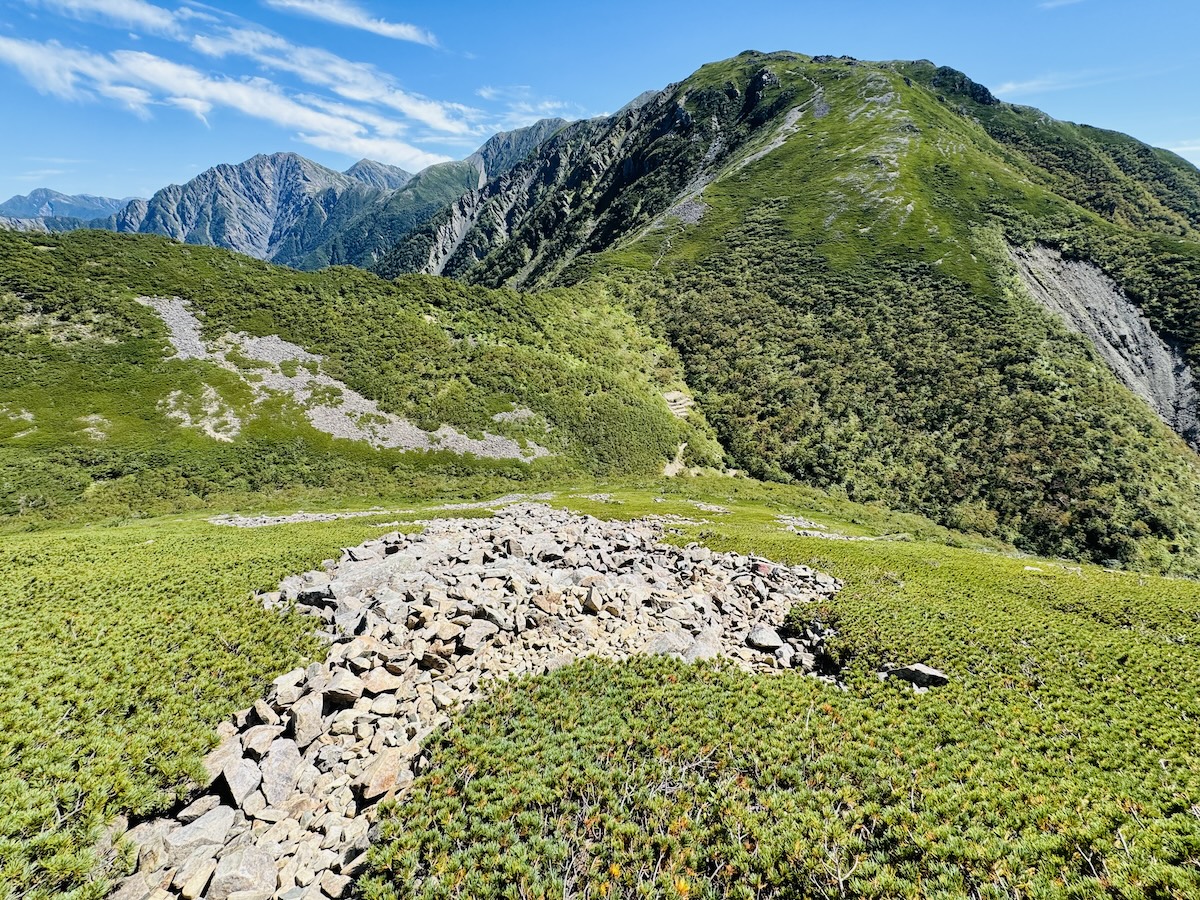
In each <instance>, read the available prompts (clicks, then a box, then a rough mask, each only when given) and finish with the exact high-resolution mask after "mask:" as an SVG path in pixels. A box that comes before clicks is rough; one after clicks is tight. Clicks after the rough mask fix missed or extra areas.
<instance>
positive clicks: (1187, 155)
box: [1167, 139, 1200, 166]
mask: <svg viewBox="0 0 1200 900" xmlns="http://www.w3.org/2000/svg"><path fill="white" fill-rule="evenodd" d="M1167 149H1168V150H1170V151H1171V152H1172V153H1178V154H1179V155H1180V156H1182V157H1183V158H1184V159H1186V160H1187V161H1188V162H1191V163H1193V164H1195V165H1197V166H1200V139H1197V140H1194V141H1184V142H1183V143H1181V144H1173V145H1171V146H1169V147H1167Z"/></svg>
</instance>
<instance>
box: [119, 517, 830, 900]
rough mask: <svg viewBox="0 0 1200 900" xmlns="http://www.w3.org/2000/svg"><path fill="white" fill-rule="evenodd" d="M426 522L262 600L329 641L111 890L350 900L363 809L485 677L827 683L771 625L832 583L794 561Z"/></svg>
mask: <svg viewBox="0 0 1200 900" xmlns="http://www.w3.org/2000/svg"><path fill="white" fill-rule="evenodd" d="M424 525H425V527H424V530H423V531H422V532H420V533H417V534H403V533H400V532H394V533H391V534H387V535H384V536H383V537H380V538H377V539H372V540H369V541H367V542H366V543H364V544H362V545H360V546H358V547H354V548H352V549H348V550H346V551H345V552H344V554H343V555H342V558H341V560H340V561H338V562H337V563H336V564H331V565H330V566H329V567H328V568H327V569H325V570H318V571H312V572H308V573H306V574H304V575H300V576H292V577H289V578H287V579H285V580H284V581H283V583H282V584H281V585H280V587H279V590H278V591H273V592H270V593H267V594H264V595H262V597H261V599H262V601H263V602H264V603H265V604H267V605H268V606H269V607H282V608H287V607H289V606H290V605H292V604H295V606H296V607H297V608H299V609H300V610H301V611H302V612H303V613H304V614H306V615H310V616H312V617H313V618H314V619H315V620H316V627H317V628H318V629H319V631H320V634H321V636H322V637H323V638H324V639H325V640H326V641H327V642H328V644H329V645H330V646H329V655H328V657H327V658H326V660H325V661H324V662H320V663H313V664H311V665H309V666H308V667H306V668H297V669H294V670H293V671H291V672H288V673H286V674H284V675H281V676H280V677H279V678H277V679H275V681H274V683H273V685H272V688H271V690H270V691H269V692H268V693H267V695H266V697H265V698H263V699H261V700H259V701H257V702H256V703H255V704H254V706H253V707H251V708H250V709H247V710H243V711H242V712H240V713H238V715H237V716H235V717H234V719H233V721H232V722H226V723H224V724H223V725H222V726H221V733H222V734H223V736H224V740H223V742H222V743H221V744H220V745H219V746H218V747H217V749H216V750H214V751H213V752H212V753H211V754H209V756H208V757H207V758H206V760H205V766H206V769H207V770H208V773H209V775H210V777H211V779H212V783H211V784H210V785H209V786H208V789H207V790H206V791H205V792H204V793H201V794H200V795H199V796H198V797H195V798H194V799H192V800H191V802H189V803H188V805H187V806H185V807H184V808H182V809H181V810H179V811H178V812H176V813H175V814H174V815H172V816H170V817H167V818H160V819H153V820H150V821H146V822H142V823H140V824H138V825H136V826H135V827H133V828H132V829H131V830H129V831H128V833H127V834H126V835H125V837H126V839H127V840H128V841H131V842H132V843H133V844H134V845H136V847H137V848H138V851H137V852H138V870H137V872H136V873H135V874H133V875H132V876H130V877H129V878H128V879H126V880H125V881H124V883H123V884H122V885H121V886H120V887H119V888H118V890H117V891H116V893H115V894H113V900H160V898H166V897H184V898H187V900H195V898H207V900H270V898H275V897H277V898H281V900H320V898H326V897H335V898H337V897H342V896H344V895H346V893H347V891H348V888H349V887H350V885H351V883H352V879H353V878H354V876H356V875H358V874H359V873H360V872H361V871H362V870H363V868H364V867H365V865H366V855H365V851H366V850H367V848H368V847H369V845H370V838H371V831H370V829H371V826H372V824H373V823H374V822H375V820H376V818H377V815H376V808H377V805H378V804H379V803H380V802H381V801H383V800H390V799H392V798H395V797H396V796H398V795H399V796H402V795H403V794H404V793H405V792H406V790H407V789H408V788H409V787H410V786H411V785H412V783H413V780H414V777H415V775H416V774H418V773H419V772H420V771H421V769H422V766H423V763H424V762H425V761H426V759H427V755H423V754H422V744H423V742H424V740H425V738H427V737H428V736H429V735H430V734H431V733H432V732H433V730H434V729H437V728H440V727H442V726H444V725H445V724H446V723H447V722H448V721H449V718H450V714H451V713H452V711H453V710H454V709H455V708H456V707H459V706H462V705H465V704H469V703H472V702H474V701H476V700H479V699H480V698H481V697H483V696H485V694H484V691H485V686H486V682H487V681H488V680H490V679H495V678H502V677H509V676H520V675H527V674H541V673H545V672H547V671H552V670H554V669H558V668H561V667H563V666H565V665H568V664H570V663H572V662H575V661H577V660H579V659H582V658H583V657H585V656H597V657H601V658H605V659H612V660H619V659H624V658H626V657H628V656H630V655H632V654H635V653H643V654H651V655H656V654H669V655H674V656H677V657H680V658H682V659H683V660H685V661H687V662H694V661H697V660H712V659H717V658H727V659H729V660H732V661H733V662H734V663H735V664H737V665H738V666H740V667H742V668H744V669H745V670H747V671H751V672H768V671H771V670H773V669H790V668H796V669H801V670H803V671H806V672H810V673H813V674H814V675H815V676H816V677H820V678H824V679H826V680H828V681H830V682H833V681H834V678H833V676H832V675H830V674H819V672H818V670H819V669H823V668H825V667H826V666H827V665H828V660H826V659H824V658H823V649H824V644H825V640H826V639H827V638H828V637H830V636H831V634H832V633H831V632H830V631H829V630H828V629H827V628H825V627H824V626H822V625H821V623H819V622H815V621H814V622H812V623H811V624H810V625H809V627H807V628H806V629H804V631H803V632H802V633H795V632H794V631H788V632H785V633H786V634H787V637H786V638H785V637H784V636H782V635H781V633H780V631H781V629H782V627H783V623H784V619H785V617H786V616H787V615H788V613H789V612H790V611H791V610H792V609H793V608H795V607H798V606H804V605H806V604H811V603H814V602H816V601H819V600H826V599H829V598H830V597H832V596H833V594H834V593H836V591H837V589H838V588H839V587H840V583H839V582H838V581H836V580H835V579H833V578H831V577H829V576H827V575H823V574H821V573H819V572H816V571H813V570H812V569H810V568H808V567H806V566H786V565H777V564H775V563H772V562H770V561H768V560H765V559H758V558H754V557H748V556H744V555H741V554H737V553H714V552H713V551H711V550H708V549H706V548H703V547H701V546H699V545H696V544H692V545H689V546H687V547H684V548H681V547H676V546H671V545H667V544H663V543H661V542H660V538H661V537H662V530H663V524H662V523H661V522H657V521H649V520H640V521H635V522H628V523H623V522H603V521H601V520H598V519H594V518H591V517H587V516H578V515H574V514H571V513H568V512H562V511H558V510H554V509H552V508H550V507H549V506H545V505H541V504H529V503H524V504H517V505H513V506H510V507H508V508H506V509H504V510H502V511H500V512H499V513H497V514H496V515H495V516H493V517H491V518H486V519H435V520H430V521H427V522H425V523H424ZM123 824H128V823H123Z"/></svg>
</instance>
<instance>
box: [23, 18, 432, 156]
mask: <svg viewBox="0 0 1200 900" xmlns="http://www.w3.org/2000/svg"><path fill="white" fill-rule="evenodd" d="M0 62H6V63H8V64H9V65H11V66H13V67H14V68H16V69H17V70H18V71H19V72H21V74H22V75H24V76H25V78H26V79H27V80H28V81H29V82H30V84H32V85H33V86H34V87H35V88H37V89H38V90H39V91H41V92H43V93H47V94H53V95H56V96H59V97H63V98H66V99H73V100H87V99H95V98H97V97H104V98H108V99H110V100H114V101H116V102H118V103H119V104H121V105H122V106H124V107H125V108H126V109H129V110H130V111H132V112H134V113H136V114H138V115H143V116H144V115H149V112H150V108H151V107H152V106H154V105H160V106H173V107H176V108H179V109H183V110H186V111H188V112H191V113H192V114H193V115H196V116H198V117H199V118H201V119H202V120H203V121H205V122H207V117H208V115H209V114H210V113H211V112H212V111H213V110H215V109H218V108H223V109H230V110H235V111H237V112H240V113H242V114H243V115H247V116H251V117H253V118H256V119H260V120H262V121H266V122H270V123H272V124H274V125H278V126H280V127H282V128H287V129H290V130H293V131H294V132H295V133H296V136H297V139H298V140H301V141H304V142H305V143H308V144H311V145H312V146H314V147H320V148H322V149H326V150H333V151H335V152H341V153H346V154H348V155H356V154H361V151H362V150H363V149H364V148H370V150H371V151H372V152H373V153H375V154H377V156H376V157H375V158H377V159H380V160H381V161H382V162H388V163H393V164H395V165H400V166H406V167H408V168H410V169H421V168H424V167H425V166H427V165H430V164H431V163H434V162H441V161H444V160H445V159H446V157H444V156H439V155H437V154H432V153H428V152H426V151H423V150H420V149H418V148H416V147H414V146H412V145H411V144H408V143H405V142H404V141H401V140H398V139H397V138H396V137H395V135H397V134H398V133H400V131H402V130H403V124H402V123H396V122H391V121H388V120H385V119H383V118H382V117H379V116H378V115H376V114H375V113H372V112H369V111H363V110H359V109H357V108H355V107H352V106H347V105H344V104H331V103H329V102H328V101H320V102H319V103H314V102H312V98H305V97H303V96H299V97H297V96H293V95H290V94H288V93H287V92H286V91H284V90H283V89H282V88H280V87H279V86H278V85H276V84H275V83H274V82H272V81H269V80H268V79H266V78H244V79H233V78H224V77H216V76H212V75H209V74H206V73H204V72H201V71H200V70H198V69H196V68H193V67H192V66H186V65H182V64H180V63H176V62H172V61H171V60H168V59H164V58H162V57H160V56H155V55H153V54H150V53H144V52H141V51H135V50H119V51H116V52H115V53H112V54H110V55H108V56H104V55H101V54H98V53H92V52H89V51H83V50H74V49H71V48H67V47H63V46H62V45H61V44H58V43H57V42H54V41H50V42H47V43H39V42H36V41H25V40H15V39H12V38H5V37H0Z"/></svg>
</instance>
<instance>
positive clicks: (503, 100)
mask: <svg viewBox="0 0 1200 900" xmlns="http://www.w3.org/2000/svg"><path fill="white" fill-rule="evenodd" d="M475 95H476V96H477V97H480V98H481V99H483V100H487V101H489V102H492V103H499V104H501V105H502V106H503V111H502V112H501V113H499V114H498V118H497V119H496V127H498V128H501V129H505V130H507V129H512V128H521V127H523V126H525V125H532V124H533V123H534V122H536V121H537V120H538V119H552V118H560V117H561V118H564V119H569V118H579V117H582V116H583V115H584V111H583V109H582V108H581V107H579V106H578V105H576V104H574V103H567V102H565V101H562V100H558V99H556V98H554V97H537V96H535V95H534V92H533V88H531V87H530V86H529V85H527V84H508V85H491V84H485V85H484V86H483V87H480V88H477V89H476V91H475Z"/></svg>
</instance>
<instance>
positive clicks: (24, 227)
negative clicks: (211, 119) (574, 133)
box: [0, 119, 566, 269]
mask: <svg viewBox="0 0 1200 900" xmlns="http://www.w3.org/2000/svg"><path fill="white" fill-rule="evenodd" d="M565 124H566V122H565V121H564V120H562V119H545V120H542V121H540V122H538V123H536V124H534V125H531V126H529V127H527V128H522V129H518V130H516V131H511V132H503V133H500V134H497V135H495V136H494V137H492V138H491V139H489V140H488V141H487V142H486V143H485V144H484V145H483V146H482V147H480V148H479V149H478V150H477V151H476V152H475V153H473V154H471V156H469V157H467V158H466V159H464V160H460V161H457V162H448V163H441V164H438V165H434V166H430V167H429V168H427V169H425V170H423V171H422V172H421V173H419V174H417V175H413V174H411V173H409V172H406V171H404V170H403V169H400V168H397V167H395V166H389V165H385V164H384V163H380V162H376V161H374V160H369V159H363V160H360V161H359V162H357V163H355V164H354V165H353V166H351V167H350V168H349V169H347V170H346V171H345V172H336V171H334V170H332V169H328V168H326V167H325V166H322V165H319V164H318V163H315V162H313V161H312V160H309V159H305V158H304V157H303V156H300V155H298V154H296V153H271V154H260V155H258V156H254V157H252V158H250V159H248V160H246V161H245V162H242V163H238V164H236V165H229V164H222V165H218V166H214V167H213V168H211V169H208V170H206V171H204V172H202V173H200V174H199V175H198V176H196V177H195V178H193V179H192V180H191V181H189V182H187V183H186V184H183V185H174V184H173V185H168V186H167V187H165V188H163V189H161V190H159V191H157V192H156V193H155V194H154V196H153V197H151V198H150V199H149V200H142V199H126V200H113V199H110V198H104V197H92V196H90V195H79V196H68V195H65V194H59V193H57V192H55V191H51V190H48V189H44V188H43V189H38V190H36V191H33V192H32V193H30V194H29V195H28V196H25V197H13V198H12V199H11V200H9V201H7V202H6V203H4V204H3V205H0V226H5V227H8V228H12V229H16V230H21V231H41V232H63V231H74V230H76V229H79V228H100V229H106V230H109V231H118V232H122V233H140V234H160V235H164V236H166V237H170V238H174V239H175V240H179V241H183V242H184V243H189V244H200V245H205V246H212V247H223V248H225V249H228V250H236V251H238V252H239V253H245V254H247V255H248V256H253V257H255V258H256V259H264V260H270V261H272V262H276V263H280V264H283V265H289V266H293V267H295V268H301V269H315V268H320V267H322V266H325V265H330V264H337V263H345V264H351V265H359V266H370V265H372V264H374V263H375V262H376V261H377V259H378V258H379V257H380V256H382V255H383V253H385V252H386V251H387V250H389V249H390V248H391V247H392V246H393V245H394V244H395V243H396V242H397V241H398V240H399V239H400V238H401V237H402V236H403V235H404V234H406V233H407V232H408V231H410V230H411V229H412V228H414V227H416V226H418V225H420V224H423V223H424V222H425V221H426V220H428V218H429V217H431V216H432V215H433V214H434V213H436V212H438V211H439V210H441V209H442V208H443V207H445V206H446V205H447V204H449V203H450V202H452V201H453V200H455V199H457V198H458V197H460V196H461V195H462V194H464V193H466V192H467V191H470V190H474V189H476V188H478V187H481V186H482V185H484V184H486V183H487V182H488V181H489V180H491V179H493V178H495V177H497V176H499V175H502V174H504V173H505V172H507V171H508V170H509V169H511V168H512V167H513V166H514V165H516V164H517V163H519V162H520V161H521V160H522V159H524V157H525V156H527V155H528V154H529V153H530V152H531V151H532V150H533V149H535V148H536V147H537V146H538V145H539V144H541V143H542V142H543V141H544V140H545V139H546V138H547V137H549V136H550V135H552V134H554V133H555V132H556V131H558V130H559V129H560V128H561V127H562V126H563V125H565Z"/></svg>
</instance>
